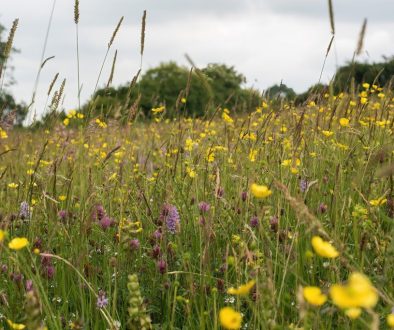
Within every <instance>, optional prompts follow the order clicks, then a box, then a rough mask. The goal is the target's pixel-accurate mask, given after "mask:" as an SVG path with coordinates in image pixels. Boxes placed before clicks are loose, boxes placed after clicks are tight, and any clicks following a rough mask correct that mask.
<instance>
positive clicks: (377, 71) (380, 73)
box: [333, 57, 394, 92]
mask: <svg viewBox="0 0 394 330" xmlns="http://www.w3.org/2000/svg"><path fill="white" fill-rule="evenodd" d="M393 77H394V57H391V58H385V60H384V61H383V62H379V63H372V64H369V63H358V62H355V63H348V64H346V65H345V66H342V67H340V68H339V69H338V71H337V73H336V74H335V78H334V83H333V84H334V90H335V92H339V91H347V90H349V88H350V86H351V84H352V80H353V81H354V85H355V86H358V85H361V84H362V83H364V82H367V83H369V84H373V83H375V84H377V85H379V86H381V87H383V86H386V85H387V84H388V83H389V82H390V81H392V79H393Z"/></svg>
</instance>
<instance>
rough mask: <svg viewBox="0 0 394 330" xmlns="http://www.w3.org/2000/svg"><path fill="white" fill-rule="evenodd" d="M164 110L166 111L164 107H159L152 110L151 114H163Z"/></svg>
mask: <svg viewBox="0 0 394 330" xmlns="http://www.w3.org/2000/svg"><path fill="white" fill-rule="evenodd" d="M165 109H166V108H165V107H164V106H161V107H158V108H152V112H153V113H154V114H156V113H160V112H163V111H164V110H165Z"/></svg>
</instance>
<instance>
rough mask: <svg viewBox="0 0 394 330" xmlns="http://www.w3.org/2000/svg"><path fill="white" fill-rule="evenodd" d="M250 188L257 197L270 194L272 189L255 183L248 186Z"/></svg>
mask: <svg viewBox="0 0 394 330" xmlns="http://www.w3.org/2000/svg"><path fill="white" fill-rule="evenodd" d="M250 190H251V191H252V194H253V196H254V197H257V198H266V197H268V196H269V195H271V194H272V191H271V190H270V189H269V188H268V187H267V186H264V185H258V184H256V183H253V184H252V185H251V186H250Z"/></svg>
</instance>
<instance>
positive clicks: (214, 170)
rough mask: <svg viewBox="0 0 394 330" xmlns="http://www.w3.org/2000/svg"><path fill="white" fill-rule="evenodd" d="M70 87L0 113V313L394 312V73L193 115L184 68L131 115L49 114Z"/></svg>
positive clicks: (145, 320) (373, 325) (298, 324)
mask: <svg viewBox="0 0 394 330" xmlns="http://www.w3.org/2000/svg"><path fill="white" fill-rule="evenodd" d="M75 3H76V5H75V13H74V19H75V23H76V25H78V21H79V11H78V3H79V2H78V1H76V2H75ZM329 5H330V7H329V8H330V22H331V27H332V34H333V36H332V39H331V42H330V45H329V47H328V50H327V54H326V57H327V55H328V53H329V51H330V47H331V44H332V42H333V39H334V33H335V29H334V20H333V12H332V11H333V9H332V5H331V1H329ZM145 18H146V12H145V13H144V15H143V21H142V33H141V45H140V46H141V51H140V53H141V63H142V55H143V51H144V34H145ZM122 20H123V18H122V19H121V20H120V22H119V24H118V26H117V27H116V29H115V31H114V33H113V35H112V38H111V39H110V42H109V44H108V49H107V53H106V55H105V58H104V61H103V64H102V68H103V66H104V64H105V60H106V57H107V55H108V51H109V49H110V47H111V45H112V42H113V40H114V38H115V36H116V33H117V31H118V29H119V27H120V24H121V23H122ZM365 24H366V21H365V23H364V25H363V31H364V32H362V33H361V38H360V40H361V42H359V45H358V48H359V49H361V48H362V40H363V35H364V33H365ZM16 26H17V21H16V24H15V28H14V27H13V28H12V29H11V34H10V36H11V37H10V38H9V41H10V40H11V42H8V44H7V45H8V46H7V47H8V48H7V47H6V48H5V50H6V51H8V54H5V55H6V56H4V58H5V59H7V56H8V55H9V52H10V51H11V49H12V38H13V34H14V33H15V30H16ZM12 31H13V32H12ZM77 46H78V27H77ZM78 56H79V54H78V48H77V59H78ZM49 59H50V58H48V59H46V60H45V61H44V62H43V63H42V66H41V68H42V67H43V66H44V64H45V63H46V61H47V60H49ZM115 61H116V53H115V58H114V62H113V66H112V68H114V66H115ZM78 63H79V62H78ZM78 66H79V64H78ZM102 68H101V69H102ZM323 68H324V67H323ZM1 69H3V63H2V67H1ZM77 70H79V67H78V68H77ZM194 70H195V71H196V72H197V73H198V70H197V69H196V68H194ZM113 71H114V70H113V69H112V70H111V76H110V79H109V81H108V84H107V87H108V86H109V85H110V83H111V81H112V78H113ZM191 72H192V71H190V75H191ZM322 72H323V71H322ZM0 74H1V72H0ZM100 74H101V70H100V73H99V78H100ZM349 78H350V77H349ZM56 79H57V76H56V77H55V79H54V80H53V82H52V84H51V86H50V91H49V92H48V100H49V95H50V94H51V90H52V87H53V86H54V83H55V81H56ZM137 79H138V75H137V76H136V77H135V80H133V82H132V83H131V85H130V88H132V87H133V84H135V83H136V81H137ZM97 82H99V79H98V80H97ZM64 85H65V80H64V81H63V83H62V84H61V87H60V89H59V90H58V91H55V92H54V94H53V97H52V102H51V105H50V107H49V109H50V110H51V111H52V112H51V114H55V116H54V117H51V116H49V117H47V120H48V121H47V123H46V124H44V125H38V126H34V125H33V126H32V127H12V125H4V124H5V123H4V120H3V121H1V124H3V125H1V126H0V329H29V330H44V329H51V330H52V329H95V330H96V329H97V330H101V329H111V330H115V329H131V330H145V329H146V330H147V329H163V330H165V329H185V330H186V329H213V330H219V329H251V330H253V329H373V330H378V329H393V328H394V268H393V267H392V265H393V263H394V239H393V237H394V179H393V176H394V165H393V158H394V139H393V129H394V128H393V125H394V93H393V89H392V87H391V85H390V84H389V85H388V86H378V85H377V84H375V83H367V82H364V83H363V84H361V85H359V86H357V85H355V84H354V81H353V82H352V81H351V79H349V88H347V91H344V92H334V88H333V87H332V86H330V88H328V89H327V90H326V91H324V92H321V93H320V92H316V93H314V94H311V95H310V97H309V98H308V100H307V101H306V102H304V103H302V104H297V105H296V104H295V103H294V102H287V101H286V100H285V99H284V98H281V97H278V98H270V97H264V98H263V99H262V101H261V102H260V104H259V105H258V106H257V107H255V108H253V109H248V110H249V111H237V109H236V108H234V107H228V108H226V106H225V105H218V106H215V107H211V108H210V109H209V111H206V112H205V113H204V115H203V116H200V117H197V116H190V115H189V114H188V113H187V111H186V110H187V107H188V93H187V91H188V89H189V88H190V85H189V82H188V86H186V93H184V94H182V93H183V92H184V91H182V93H181V94H179V97H178V99H177V102H176V109H175V110H174V109H168V108H166V106H165V105H163V104H158V106H157V107H153V108H152V109H150V110H149V114H148V116H142V117H140V116H139V115H138V101H136V103H135V106H132V107H131V108H130V107H127V108H128V109H129V111H130V113H127V114H126V116H125V117H123V118H121V119H122V120H117V119H114V118H113V116H112V117H111V116H109V115H108V113H105V112H103V111H102V112H101V113H100V112H90V111H82V110H81V108H80V107H78V108H76V109H74V110H68V111H65V112H64V113H63V114H61V113H59V112H57V110H58V109H57V108H58V107H59V104H60V103H61V99H62V95H63V92H64V91H63V89H64ZM79 86H80V82H79V81H78V87H79ZM96 87H97V86H96ZM0 91H1V90H0ZM95 91H96V88H95ZM139 92H140V93H143V92H144V91H143V90H141V91H139ZM33 94H34V93H33ZM138 100H139V98H138ZM128 101H130V100H128ZM90 110H91V109H90ZM62 116H63V117H62Z"/></svg>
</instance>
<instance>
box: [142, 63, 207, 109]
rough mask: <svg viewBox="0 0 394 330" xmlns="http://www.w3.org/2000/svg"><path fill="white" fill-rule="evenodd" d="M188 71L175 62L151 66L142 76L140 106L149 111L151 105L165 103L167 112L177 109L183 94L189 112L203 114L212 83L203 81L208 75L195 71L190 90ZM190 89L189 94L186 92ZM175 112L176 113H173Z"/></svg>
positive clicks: (192, 75) (191, 78) (191, 77)
mask: <svg viewBox="0 0 394 330" xmlns="http://www.w3.org/2000/svg"><path fill="white" fill-rule="evenodd" d="M188 79H189V70H188V69H187V68H185V67H182V66H178V65H177V64H176V63H175V62H169V63H162V64H160V65H159V66H158V67H156V68H152V69H149V70H148V71H147V72H146V73H145V74H144V75H143V76H142V78H141V81H140V83H139V90H140V92H141V107H142V109H143V110H144V112H145V113H149V111H150V110H151V109H152V107H156V106H159V105H164V106H165V107H166V108H167V109H168V112H170V113H171V111H172V110H174V109H175V105H176V102H177V99H178V97H179V96H180V93H181V92H182V94H183V97H185V98H186V99H187V101H186V109H187V112H188V114H189V115H195V116H201V115H203V114H204V111H205V107H206V106H207V104H208V102H209V101H210V97H209V91H208V90H207V89H209V87H210V86H207V85H206V82H204V79H205V77H204V76H203V75H201V74H197V73H196V72H192V74H191V76H190V87H189V88H188V90H187V84H188ZM187 92H188V95H186V93H187ZM174 115H175V114H174Z"/></svg>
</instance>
